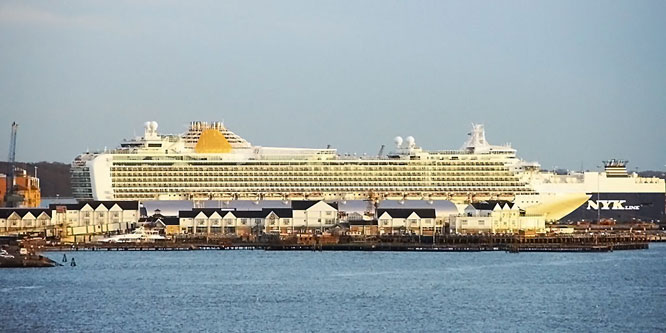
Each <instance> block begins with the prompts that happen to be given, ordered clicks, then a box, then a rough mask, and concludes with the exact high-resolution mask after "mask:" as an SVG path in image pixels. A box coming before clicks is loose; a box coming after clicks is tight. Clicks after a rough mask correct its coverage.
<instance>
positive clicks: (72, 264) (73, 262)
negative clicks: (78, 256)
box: [69, 258, 76, 267]
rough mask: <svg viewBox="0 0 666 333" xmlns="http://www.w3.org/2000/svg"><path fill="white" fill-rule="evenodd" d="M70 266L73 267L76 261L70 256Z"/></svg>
mask: <svg viewBox="0 0 666 333" xmlns="http://www.w3.org/2000/svg"><path fill="white" fill-rule="evenodd" d="M69 265H70V266H72V267H75V266H76V261H74V258H72V262H71V263H69Z"/></svg>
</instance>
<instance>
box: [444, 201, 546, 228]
mask: <svg viewBox="0 0 666 333" xmlns="http://www.w3.org/2000/svg"><path fill="white" fill-rule="evenodd" d="M545 221H546V220H545V216H543V215H535V216H530V215H525V211H523V210H521V209H520V208H518V206H517V205H516V204H513V203H510V202H501V201H486V202H477V203H472V204H469V205H467V207H466V208H465V209H464V211H463V213H462V214H460V215H458V216H455V217H454V218H453V219H452V221H451V230H452V231H453V232H455V233H461V234H465V233H510V234H511V233H519V232H534V233H543V232H545V231H546V222H545Z"/></svg>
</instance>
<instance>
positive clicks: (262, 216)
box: [178, 201, 338, 235]
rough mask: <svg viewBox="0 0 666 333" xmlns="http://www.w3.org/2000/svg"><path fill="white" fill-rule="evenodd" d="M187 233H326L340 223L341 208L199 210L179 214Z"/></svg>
mask: <svg viewBox="0 0 666 333" xmlns="http://www.w3.org/2000/svg"><path fill="white" fill-rule="evenodd" d="M178 218H179V220H180V229H181V232H183V233H192V234H197V233H203V234H211V233H212V234H236V235H248V234H250V233H253V234H258V233H259V232H270V233H280V234H292V233H305V232H314V231H317V230H319V231H323V230H325V229H328V228H330V227H333V226H334V225H335V224H336V223H337V221H338V210H337V205H336V204H334V203H327V202H324V201H292V202H291V207H290V208H262V209H259V210H237V209H228V208H195V209H192V210H189V211H187V210H185V211H180V212H179V213H178Z"/></svg>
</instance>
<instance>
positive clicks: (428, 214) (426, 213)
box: [377, 208, 435, 219]
mask: <svg viewBox="0 0 666 333" xmlns="http://www.w3.org/2000/svg"><path fill="white" fill-rule="evenodd" d="M384 213H388V214H389V215H390V216H391V217H393V218H399V219H406V218H408V217H409V215H412V213H416V215H418V216H419V217H420V218H432V219H434V218H435V210H434V209H412V208H390V209H377V217H380V216H382V215H383V214H384Z"/></svg>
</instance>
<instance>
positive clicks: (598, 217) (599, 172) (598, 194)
mask: <svg viewBox="0 0 666 333" xmlns="http://www.w3.org/2000/svg"><path fill="white" fill-rule="evenodd" d="M597 168H599V169H601V166H599V165H597ZM600 177H601V170H599V171H597V223H601V203H599V197H600V196H601V184H600V182H601V181H600V179H601V178H600Z"/></svg>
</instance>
